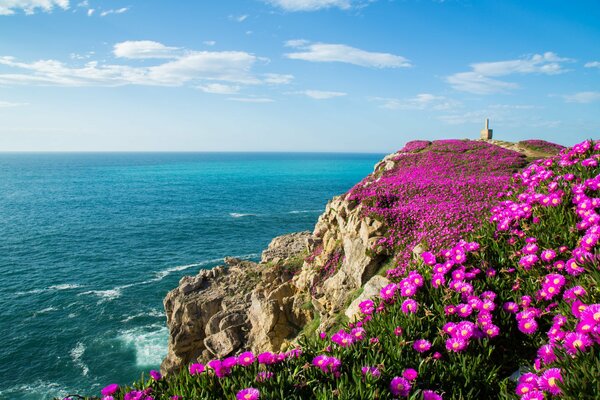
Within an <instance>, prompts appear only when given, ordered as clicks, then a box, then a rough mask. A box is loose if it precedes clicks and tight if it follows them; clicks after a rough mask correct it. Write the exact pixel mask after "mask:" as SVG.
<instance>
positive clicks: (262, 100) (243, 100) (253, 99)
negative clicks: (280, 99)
mask: <svg viewBox="0 0 600 400" xmlns="http://www.w3.org/2000/svg"><path fill="white" fill-rule="evenodd" d="M227 100H231V101H238V102H241V103H273V102H274V101H275V100H273V99H269V98H268V97H230V98H228V99H227Z"/></svg>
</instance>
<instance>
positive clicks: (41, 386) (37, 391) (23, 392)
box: [0, 379, 69, 400]
mask: <svg viewBox="0 0 600 400" xmlns="http://www.w3.org/2000/svg"><path fill="white" fill-rule="evenodd" d="M68 394H69V392H68V391H67V390H66V389H65V388H63V387H62V386H61V385H59V384H58V383H54V382H47V381H42V380H39V379H38V380H36V381H34V382H32V383H25V384H20V385H15V386H10V387H8V388H6V389H4V388H0V399H14V398H19V399H27V400H46V399H53V398H56V397H58V398H63V397H65V396H67V395H68Z"/></svg>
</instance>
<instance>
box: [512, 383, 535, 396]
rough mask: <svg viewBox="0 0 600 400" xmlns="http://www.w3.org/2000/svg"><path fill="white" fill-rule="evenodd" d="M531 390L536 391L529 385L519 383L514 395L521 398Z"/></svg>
mask: <svg viewBox="0 0 600 400" xmlns="http://www.w3.org/2000/svg"><path fill="white" fill-rule="evenodd" d="M533 390H536V389H535V387H534V386H533V385H532V384H531V383H519V384H518V385H517V388H516V389H515V393H516V394H518V395H519V396H523V395H525V394H527V393H529V392H531V391H533Z"/></svg>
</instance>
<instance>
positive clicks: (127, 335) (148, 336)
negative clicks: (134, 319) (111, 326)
mask: <svg viewBox="0 0 600 400" xmlns="http://www.w3.org/2000/svg"><path fill="white" fill-rule="evenodd" d="M168 338H169V331H168V329H167V328H166V327H165V326H160V325H149V326H143V327H137V328H133V329H128V330H124V331H121V332H120V333H119V335H118V336H117V339H118V340H119V341H120V342H121V343H123V345H125V346H126V347H131V348H133V349H134V350H135V363H136V365H137V366H138V367H157V366H159V365H160V363H161V362H162V360H163V358H165V356H166V355H167V341H168Z"/></svg>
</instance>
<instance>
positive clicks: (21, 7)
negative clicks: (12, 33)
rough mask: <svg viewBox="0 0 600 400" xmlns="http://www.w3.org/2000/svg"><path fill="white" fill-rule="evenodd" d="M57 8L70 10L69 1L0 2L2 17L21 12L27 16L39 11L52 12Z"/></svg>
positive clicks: (1, 0)
mask: <svg viewBox="0 0 600 400" xmlns="http://www.w3.org/2000/svg"><path fill="white" fill-rule="evenodd" d="M55 7H58V8H60V9H63V10H67V9H68V8H69V0H0V15H13V14H15V13H17V12H19V11H21V12H23V13H25V14H26V15H32V14H35V13H36V12H37V11H42V12H51V11H52V10H53V9H54V8H55Z"/></svg>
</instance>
